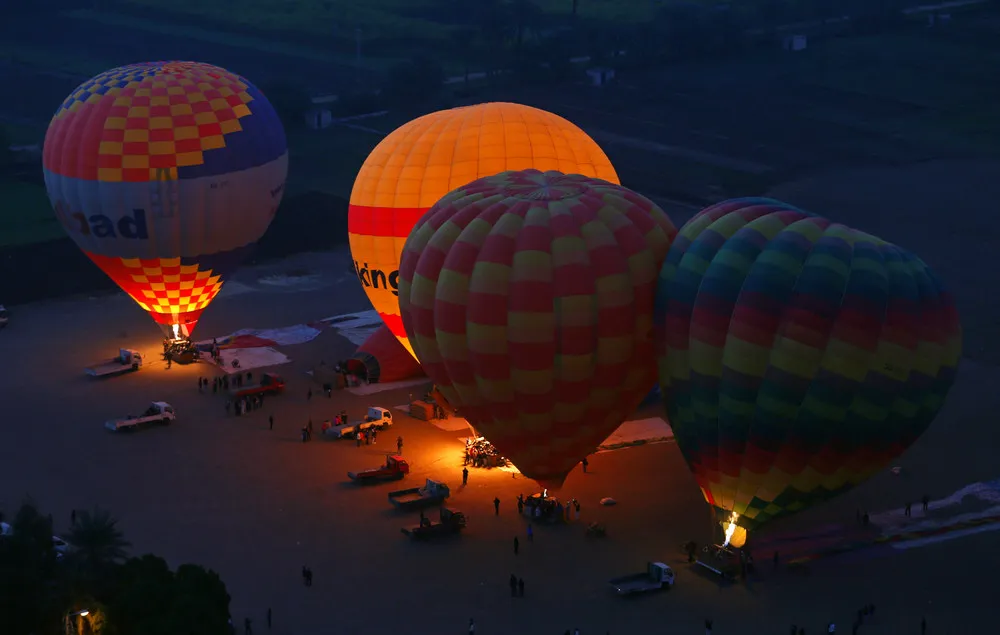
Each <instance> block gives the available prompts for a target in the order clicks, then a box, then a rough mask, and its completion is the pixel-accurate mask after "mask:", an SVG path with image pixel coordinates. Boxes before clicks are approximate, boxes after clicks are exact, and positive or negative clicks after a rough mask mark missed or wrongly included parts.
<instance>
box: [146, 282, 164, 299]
mask: <svg viewBox="0 0 1000 635" xmlns="http://www.w3.org/2000/svg"><path fill="white" fill-rule="evenodd" d="M149 288H150V289H152V290H153V291H154V292H156V291H159V292H160V293H163V292H164V291H166V290H167V287H166V286H165V285H164V284H163V283H162V282H150V283H149ZM157 297H159V294H157Z"/></svg>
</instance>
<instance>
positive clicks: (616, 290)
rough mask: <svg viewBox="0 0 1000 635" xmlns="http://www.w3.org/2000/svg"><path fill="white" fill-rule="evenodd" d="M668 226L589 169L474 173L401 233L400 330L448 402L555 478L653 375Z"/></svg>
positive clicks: (556, 481)
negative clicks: (657, 293)
mask: <svg viewBox="0 0 1000 635" xmlns="http://www.w3.org/2000/svg"><path fill="white" fill-rule="evenodd" d="M676 233H677V231H676V229H674V226H673V224H672V223H671V222H670V219H669V218H668V217H667V215H666V214H665V213H664V212H663V211H662V210H661V209H660V208H658V207H657V206H656V205H654V204H653V203H652V202H650V201H649V200H648V199H646V198H644V197H642V196H640V195H638V194H636V193H634V192H631V191H629V190H627V189H625V188H623V187H621V186H619V185H612V184H611V183H608V182H606V181H602V180H599V179H595V178H590V177H585V176H580V175H565V174H560V173H558V172H545V173H542V172H539V171H537V170H524V171H521V172H504V173H501V174H498V175H496V176H492V177H487V178H484V179H480V180H477V181H474V182H472V183H470V184H468V185H467V186H465V187H462V188H459V189H457V190H455V191H454V192H452V193H450V194H448V195H447V196H445V197H444V198H443V199H441V200H440V201H438V203H437V204H435V205H434V207H432V208H431V209H430V211H428V212H427V214H425V215H424V217H423V218H421V219H420V220H419V221H418V222H417V224H416V226H415V227H414V228H413V231H412V233H411V234H410V237H409V238H408V239H407V241H406V245H405V247H404V248H403V253H402V259H401V262H400V265H399V309H400V314H401V315H402V319H403V325H404V326H405V328H406V334H407V335H408V336H409V338H410V343H411V344H412V346H413V350H414V351H415V352H416V354H417V359H418V360H420V362H421V364H422V366H423V368H424V370H425V371H426V372H427V375H428V376H429V377H430V378H431V379H432V380H434V383H435V384H436V385H437V386H438V388H439V389H440V390H441V392H442V393H443V394H444V396H445V397H446V398H447V400H448V402H449V403H450V404H452V405H453V406H456V407H457V408H458V409H459V410H460V411H461V412H462V414H463V416H465V417H467V418H468V419H469V421H470V422H471V423H472V424H473V425H474V426H476V428H477V429H479V430H481V431H482V432H483V434H484V435H486V437H487V438H488V439H489V440H490V441H491V442H492V443H493V444H494V445H496V447H497V449H498V450H499V451H500V452H501V453H502V454H504V455H505V456H507V457H508V458H509V459H510V460H511V461H512V462H513V463H514V464H515V465H516V466H517V467H518V469H520V470H521V472H522V473H524V474H525V475H526V476H528V477H529V478H533V479H535V480H538V481H540V482H541V483H542V484H544V485H547V486H551V487H558V486H559V485H561V484H562V481H563V479H565V477H566V474H568V473H569V471H570V470H572V469H573V468H574V467H575V466H576V465H577V464H578V463H579V462H580V460H581V459H582V458H583V457H585V456H586V455H587V454H589V453H591V452H593V451H594V449H595V448H596V447H597V445H598V444H599V443H601V442H602V441H603V440H604V439H606V438H607V437H608V435H610V434H611V433H612V432H614V430H615V428H617V427H618V426H619V425H621V423H622V421H623V420H624V419H625V418H626V417H628V416H629V415H631V414H632V413H633V412H634V411H635V408H636V407H637V406H638V405H639V403H640V402H641V401H642V399H643V397H645V396H646V394H648V393H649V389H650V388H651V387H652V386H653V385H654V384H655V382H656V366H655V358H654V355H653V346H652V324H653V297H654V288H655V283H656V275H657V272H658V271H659V267H660V264H661V263H662V262H663V259H664V258H665V257H666V254H667V250H668V249H669V247H670V244H671V241H672V240H673V237H674V236H675V235H676Z"/></svg>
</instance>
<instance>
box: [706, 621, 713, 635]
mask: <svg viewBox="0 0 1000 635" xmlns="http://www.w3.org/2000/svg"><path fill="white" fill-rule="evenodd" d="M705 635H712V620H705Z"/></svg>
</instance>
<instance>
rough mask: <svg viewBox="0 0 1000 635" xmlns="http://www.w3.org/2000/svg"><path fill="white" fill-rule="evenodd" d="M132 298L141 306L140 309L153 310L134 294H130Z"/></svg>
mask: <svg viewBox="0 0 1000 635" xmlns="http://www.w3.org/2000/svg"><path fill="white" fill-rule="evenodd" d="M132 299H133V300H135V301H136V303H137V304H138V305H139V306H141V307H142V310H143V311H152V310H153V309H152V308H150V306H149V305H148V304H146V303H145V302H143V301H142V300H140V299H138V298H136V297H135V296H132Z"/></svg>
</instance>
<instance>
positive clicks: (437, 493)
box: [389, 479, 451, 510]
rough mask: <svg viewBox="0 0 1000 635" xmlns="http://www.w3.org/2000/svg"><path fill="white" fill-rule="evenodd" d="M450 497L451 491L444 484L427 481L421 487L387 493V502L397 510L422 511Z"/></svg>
mask: <svg viewBox="0 0 1000 635" xmlns="http://www.w3.org/2000/svg"><path fill="white" fill-rule="evenodd" d="M449 496H451V490H449V489H448V486H447V485H445V484H444V483H439V482H438V481H432V480H431V479H427V482H426V483H425V484H424V486H423V487H411V488H409V489H401V490H397V491H395V492H389V502H390V503H392V504H393V505H395V506H396V508H397V509H402V510H408V509H422V508H424V507H431V506H432V505H440V504H441V503H443V502H444V500H445V499H446V498H448V497H449Z"/></svg>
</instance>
